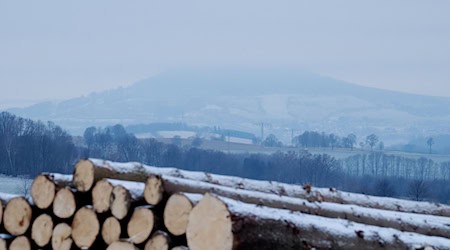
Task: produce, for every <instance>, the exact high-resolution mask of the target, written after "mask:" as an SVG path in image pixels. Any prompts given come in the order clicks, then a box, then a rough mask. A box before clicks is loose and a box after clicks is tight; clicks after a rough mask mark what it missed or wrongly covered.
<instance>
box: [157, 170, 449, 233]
mask: <svg viewBox="0 0 450 250" xmlns="http://www.w3.org/2000/svg"><path fill="white" fill-rule="evenodd" d="M161 179H162V180H163V183H164V189H165V190H166V191H167V192H169V193H172V192H176V191H179V192H186V193H197V194H203V193H206V192H211V193H215V194H217V195H220V196H223V197H227V198H231V199H234V200H240V201H242V202H246V203H252V204H257V205H264V206H267V207H272V208H281V209H288V210H291V211H299V212H304V213H308V214H313V215H319V216H324V217H329V218H341V219H347V220H351V221H354V222H358V223H364V224H369V225H374V226H381V227H392V228H395V229H398V230H402V231H410V232H416V233H421V234H426V235H431V236H441V237H448V238H450V226H449V225H450V218H449V217H442V216H433V215H427V214H414V213H405V212H396V211H389V210H380V209H375V208H368V207H361V206H357V205H350V204H337V203H330V202H310V201H307V200H304V199H300V198H293V197H287V196H280V195H275V194H269V193H262V192H257V191H248V190H242V189H237V188H230V187H225V186H219V185H215V184H209V183H201V182H197V181H193V180H189V179H181V178H177V177H172V176H162V177H161Z"/></svg>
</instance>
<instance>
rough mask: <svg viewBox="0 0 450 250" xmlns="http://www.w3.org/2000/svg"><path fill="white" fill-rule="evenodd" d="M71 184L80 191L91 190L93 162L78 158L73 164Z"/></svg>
mask: <svg viewBox="0 0 450 250" xmlns="http://www.w3.org/2000/svg"><path fill="white" fill-rule="evenodd" d="M73 184H74V185H75V188H76V189H77V190H78V191H80V192H87V191H89V190H91V188H92V186H93V185H94V164H92V162H91V161H89V160H80V161H79V162H78V163H77V164H76V165H75V172H74V174H73Z"/></svg>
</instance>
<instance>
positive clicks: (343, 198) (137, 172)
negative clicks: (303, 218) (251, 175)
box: [80, 159, 450, 217]
mask: <svg viewBox="0 0 450 250" xmlns="http://www.w3.org/2000/svg"><path fill="white" fill-rule="evenodd" d="M80 162H82V163H83V164H84V165H88V166H89V167H88V168H89V169H90V172H89V173H90V174H91V175H89V177H87V178H88V179H89V178H92V179H94V176H98V177H99V178H100V177H101V178H105V177H108V178H117V179H124V180H134V181H145V178H146V176H149V175H166V176H174V177H180V178H184V179H191V180H195V181H201V182H207V183H212V184H217V185H221V186H228V187H232V188H239V189H245V190H253V191H259V192H264V193H273V194H277V195H283V196H290V197H295V198H302V199H306V200H309V201H318V202H321V201H327V202H333V203H341V204H355V205H359V206H363V207H372V208H377V209H383V210H392V211H399V212H409V213H422V214H431V215H440V216H447V217H450V206H448V205H443V204H434V203H430V202H417V201H408V200H401V199H395V198H388V197H376V196H369V195H363V194H356V193H349V192H342V191H337V190H336V189H334V188H315V187H311V186H310V185H305V186H303V187H302V186H298V185H292V184H285V183H279V182H271V181H259V180H251V179H246V178H238V177H234V176H224V175H216V174H209V173H205V172H194V171H185V170H179V169H176V168H161V167H153V166H147V165H143V164H140V163H117V162H111V161H105V160H101V159H89V160H83V161H80ZM91 176H92V177H91Z"/></svg>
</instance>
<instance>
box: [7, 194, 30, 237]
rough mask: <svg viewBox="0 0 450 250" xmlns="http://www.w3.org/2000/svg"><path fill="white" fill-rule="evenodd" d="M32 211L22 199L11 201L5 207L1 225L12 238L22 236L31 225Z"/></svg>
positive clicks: (17, 198)
mask: <svg viewBox="0 0 450 250" xmlns="http://www.w3.org/2000/svg"><path fill="white" fill-rule="evenodd" d="M31 216H32V209H31V206H30V204H29V203H28V201H27V200H25V198H23V197H16V198H13V199H11V200H10V201H9V202H8V203H7V204H6V207H5V211H4V214H3V225H4V227H5V229H6V231H7V232H8V233H10V234H11V235H14V236H18V235H22V234H24V233H25V232H26V231H27V230H28V228H29V227H30V224H31Z"/></svg>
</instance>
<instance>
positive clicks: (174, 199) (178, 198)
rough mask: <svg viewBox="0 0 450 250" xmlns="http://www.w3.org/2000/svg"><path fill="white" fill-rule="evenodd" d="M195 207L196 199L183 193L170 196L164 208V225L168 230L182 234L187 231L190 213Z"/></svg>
mask: <svg viewBox="0 0 450 250" xmlns="http://www.w3.org/2000/svg"><path fill="white" fill-rule="evenodd" d="M193 207H194V201H192V200H190V199H189V197H188V196H186V195H184V194H182V193H175V194H173V195H171V196H170V197H169V199H168V200H167V203H166V206H165V208H164V225H165V226H166V228H167V230H168V231H169V232H170V233H171V234H173V235H175V236H180V235H183V234H185V233H186V227H187V224H188V218H189V214H190V213H191V211H192V208H193Z"/></svg>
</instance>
